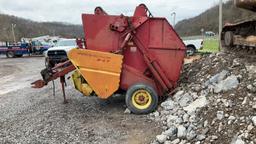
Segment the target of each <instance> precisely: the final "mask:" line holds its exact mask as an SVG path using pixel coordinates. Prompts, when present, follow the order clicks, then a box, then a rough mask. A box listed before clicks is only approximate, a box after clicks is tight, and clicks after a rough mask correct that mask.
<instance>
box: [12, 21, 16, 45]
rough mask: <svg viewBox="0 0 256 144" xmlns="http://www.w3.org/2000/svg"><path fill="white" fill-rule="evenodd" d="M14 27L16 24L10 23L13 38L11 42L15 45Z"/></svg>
mask: <svg viewBox="0 0 256 144" xmlns="http://www.w3.org/2000/svg"><path fill="white" fill-rule="evenodd" d="M15 27H16V24H13V23H12V36H13V41H14V43H16V38H15V32H14V28H15Z"/></svg>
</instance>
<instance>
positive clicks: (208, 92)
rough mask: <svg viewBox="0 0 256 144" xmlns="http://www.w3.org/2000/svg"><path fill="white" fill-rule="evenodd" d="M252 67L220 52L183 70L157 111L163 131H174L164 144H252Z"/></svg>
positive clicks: (255, 74) (255, 132) (255, 75)
mask: <svg viewBox="0 0 256 144" xmlns="http://www.w3.org/2000/svg"><path fill="white" fill-rule="evenodd" d="M255 66H256V60H255V59H247V58H241V57H237V56H236V55H234V54H226V53H222V52H221V53H218V54H211V55H208V56H204V57H203V58H202V59H200V60H197V61H196V62H194V63H192V64H188V65H185V67H184V72H183V74H182V77H181V81H180V88H179V91H177V92H176V93H175V94H174V96H173V97H171V98H168V99H167V100H166V101H165V102H163V103H162V105H161V108H160V109H158V111H159V113H160V116H159V117H161V121H163V124H164V125H166V127H167V129H165V130H164V131H167V132H168V128H170V127H173V128H172V129H176V130H177V131H176V134H173V133H171V134H172V136H169V137H167V139H166V142H169V143H172V142H175V143H224V144H226V143H228V144H230V143H231V142H232V143H241V144H243V143H253V142H254V143H256V116H255V109H256V97H255V93H254V91H253V89H254V88H256V86H255V85H256V69H254V68H256V67H255ZM254 83H255V84H254ZM169 132H171V130H169ZM163 134H164V133H163Z"/></svg>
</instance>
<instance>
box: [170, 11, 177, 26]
mask: <svg viewBox="0 0 256 144" xmlns="http://www.w3.org/2000/svg"><path fill="white" fill-rule="evenodd" d="M171 16H173V27H175V25H176V23H175V22H176V12H173V13H172V14H171Z"/></svg>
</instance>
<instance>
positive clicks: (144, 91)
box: [125, 84, 158, 114]
mask: <svg viewBox="0 0 256 144" xmlns="http://www.w3.org/2000/svg"><path fill="white" fill-rule="evenodd" d="M125 102H126V105H127V107H128V109H130V110H131V111H132V112H133V113H134V114H147V113H150V112H153V111H154V110H155V109H156V107H157V104H158V96H157V93H156V91H155V90H154V89H153V88H152V87H151V86H148V85H145V84H136V85H132V86H131V87H130V88H129V89H128V90H127V92H126V98H125Z"/></svg>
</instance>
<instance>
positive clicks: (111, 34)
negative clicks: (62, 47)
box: [32, 4, 186, 114]
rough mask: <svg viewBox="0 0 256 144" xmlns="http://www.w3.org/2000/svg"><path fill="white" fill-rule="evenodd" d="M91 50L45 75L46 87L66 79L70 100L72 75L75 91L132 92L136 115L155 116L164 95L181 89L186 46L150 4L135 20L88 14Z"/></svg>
mask: <svg viewBox="0 0 256 144" xmlns="http://www.w3.org/2000/svg"><path fill="white" fill-rule="evenodd" d="M82 21H83V27H84V33H85V40H86V45H87V46H86V49H79V48H74V49H72V50H71V51H70V52H69V53H68V58H69V61H67V62H65V63H62V64H58V65H57V66H55V67H54V68H52V69H44V70H43V71H42V72H41V75H42V77H43V80H38V81H36V82H34V83H32V84H33V85H34V88H41V87H43V86H44V85H47V83H48V82H50V81H52V80H54V79H57V78H58V77H60V79H61V83H62V88H63V95H64V100H65V101H66V98H65V91H64V83H65V75H66V74H67V73H69V72H71V71H74V72H73V74H72V79H73V82H74V85H75V88H76V89H77V90H79V91H80V92H81V93H83V94H84V95H86V96H89V95H91V94H92V93H93V92H94V93H95V94H96V95H97V96H98V97H99V98H101V99H107V98H109V97H110V96H112V95H113V94H114V93H117V92H119V90H122V91H126V99H125V101H126V105H127V107H128V108H129V109H130V110H131V111H132V112H133V113H136V114H144V113H149V112H152V111H153V110H155V109H156V107H157V104H158V99H159V97H162V96H164V95H169V94H170V93H171V92H172V91H173V90H174V89H175V87H176V86H177V81H178V79H179V76H180V72H181V68H182V65H183V60H184V56H185V51H186V48H185V45H184V44H183V42H182V40H181V39H180V37H179V36H178V35H177V33H176V32H175V30H174V29H173V28H172V26H171V25H170V24H169V23H168V21H167V20H166V19H165V18H159V17H153V16H152V14H151V13H150V12H149V10H148V8H147V7H146V6H145V5H144V4H140V5H139V6H137V7H136V10H135V12H134V15H133V16H132V17H128V16H124V15H120V16H115V15H108V14H107V13H106V12H105V11H104V10H103V9H102V8H100V7H97V8H96V9H95V11H94V14H83V15H82Z"/></svg>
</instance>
